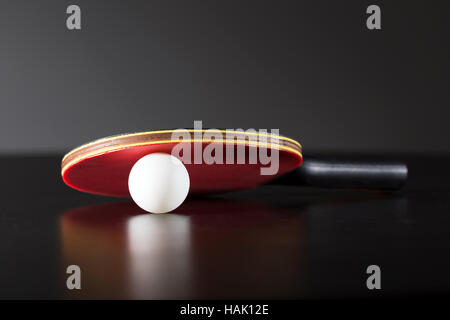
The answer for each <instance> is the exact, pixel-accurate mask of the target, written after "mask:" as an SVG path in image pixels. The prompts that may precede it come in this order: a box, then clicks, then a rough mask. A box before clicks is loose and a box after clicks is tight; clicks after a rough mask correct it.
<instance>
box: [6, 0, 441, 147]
mask: <svg viewBox="0 0 450 320" xmlns="http://www.w3.org/2000/svg"><path fill="white" fill-rule="evenodd" d="M447 2H448V1H447ZM0 3H1V5H0V108H1V109H0V110H1V111H0V112H1V114H0V115H1V116H0V152H1V153H22V152H64V151H68V150H69V149H71V148H72V147H75V146H77V145H79V144H81V143H84V142H87V141H89V140H92V139H94V138H99V137H102V136H106V135H111V134H117V133H121V132H130V131H131V132H133V131H140V130H149V129H161V128H178V127H192V125H193V121H194V120H203V122H204V126H206V127H216V128H220V127H223V128H250V127H251V128H280V132H281V134H284V135H288V136H291V137H293V138H297V139H298V140H299V141H300V142H301V143H302V144H303V146H304V147H305V150H308V149H309V150H320V151H325V150H329V151H335V150H342V151H358V152H379V151H383V150H386V151H391V152H392V151H395V152H448V151H450V144H449V143H448V137H449V136H450V126H449V119H450V117H449V116H450V111H449V102H450V99H449V88H450V86H449V84H450V81H449V80H450V79H449V69H450V64H449V57H450V55H449V53H450V52H449V37H448V30H449V23H448V16H449V10H448V5H447V3H446V1H428V2H427V1H421V2H418V1H390V3H389V2H385V1H373V2H372V1H371V2H368V1H331V0H329V1H291V2H285V1H273V2H262V1H231V0H229V1H210V0H203V1H192V0H190V1H181V0H180V1H167V0H165V1H80V0H77V1H70V2H69V1H12V0H11V1H3V0H2V1H1V2H0ZM373 3H376V4H379V5H380V6H381V8H382V28H383V29H382V30H381V31H369V30H367V29H366V27H365V20H366V17H367V15H366V14H365V10H366V7H367V6H368V5H369V4H373ZM69 4H78V5H80V6H81V9H82V30H81V31H69V30H67V29H66V25H65V20H66V17H67V15H66V13H65V11H66V7H67V6H68V5H69Z"/></svg>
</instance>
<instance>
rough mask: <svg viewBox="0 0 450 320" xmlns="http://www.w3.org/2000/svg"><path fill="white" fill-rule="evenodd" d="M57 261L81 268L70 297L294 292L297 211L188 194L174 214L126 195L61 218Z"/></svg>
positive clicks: (298, 271) (299, 244) (298, 275)
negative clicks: (147, 208)
mask: <svg viewBox="0 0 450 320" xmlns="http://www.w3.org/2000/svg"><path fill="white" fill-rule="evenodd" d="M61 234H62V250H63V260H64V261H63V263H64V265H68V264H77V265H79V266H80V267H81V270H82V290H79V291H76V290H74V291H67V294H68V297H70V298H137V299H141V298H142V299H165V298H170V299H183V298H239V297H254V298H259V297H260V298H264V297H268V298H270V297H292V296H298V295H300V294H301V289H302V274H303V273H302V266H303V259H302V254H301V253H302V249H303V244H304V243H303V241H302V239H303V218H302V214H300V213H298V212H293V211H289V210H287V209H282V208H279V207H275V206H270V205H266V204H261V203H255V202H247V201H236V200H232V201H231V200H224V199H201V200H190V201H187V202H186V203H184V204H183V206H182V207H181V208H180V209H178V210H177V211H176V212H175V213H171V214H163V215H155V214H143V212H142V211H141V210H140V209H139V208H137V207H136V206H135V205H134V204H133V203H132V202H124V203H110V204H103V205H93V206H87V207H82V208H77V209H72V210H70V211H68V212H66V213H64V214H63V215H62V218H61Z"/></svg>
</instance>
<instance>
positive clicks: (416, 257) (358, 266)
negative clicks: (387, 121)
mask: <svg viewBox="0 0 450 320" xmlns="http://www.w3.org/2000/svg"><path fill="white" fill-rule="evenodd" d="M397 159H401V160H405V161H406V162H407V163H408V165H409V170H410V179H409V181H408V183H407V185H406V187H405V188H404V190H402V191H401V192H398V193H395V194H384V193H376V192H364V191H355V190H340V191H335V190H320V189H312V188H302V187H291V186H271V185H267V186H262V187H258V188H256V189H252V190H248V191H245V192H237V193H230V194H226V195H221V196H214V197H203V198H195V199H189V200H188V201H187V202H186V203H185V204H183V206H182V207H180V208H179V209H177V210H176V211H175V212H174V213H171V214H165V215H152V214H144V213H143V212H142V211H141V210H140V209H139V208H138V207H136V206H135V205H134V204H133V203H132V202H131V201H129V200H126V199H115V198H106V197H100V196H94V195H89V194H84V193H80V192H77V191H75V190H71V189H70V188H68V187H67V186H65V185H64V184H63V182H62V181H61V178H60V173H59V170H60V160H61V157H60V156H59V155H54V156H53V155H46V156H2V157H0V164H1V165H0V172H1V177H2V179H0V190H1V194H2V204H1V210H0V298H44V299H46V298H69V299H70V298H125V299H129V298H130V299H132V298H137V299H196V298H207V299H213V298H225V299H233V298H234V299H237V298H248V299H252V298H254V299H259V298H274V299H280V298H321V297H326V298H344V297H372V296H376V297H379V296H387V297H390V296H401V295H428V294H430V295H436V294H442V293H447V294H448V293H449V292H450V273H449V272H448V270H449V268H450V258H449V252H450V186H449V182H448V177H449V174H450V170H449V168H448V166H447V163H448V162H449V161H450V157H437V156H435V157H432V156H428V157H425V156H403V157H397ZM71 264H76V265H79V266H80V268H81V271H82V280H81V281H82V289H81V290H79V291H77V290H72V291H70V290H68V289H67V288H66V277H67V274H66V268H67V266H68V265H71ZM371 264H376V265H379V266H380V268H381V286H382V289H381V290H378V291H370V290H368V289H367V287H366V279H367V277H368V275H367V274H366V268H367V266H369V265H371Z"/></svg>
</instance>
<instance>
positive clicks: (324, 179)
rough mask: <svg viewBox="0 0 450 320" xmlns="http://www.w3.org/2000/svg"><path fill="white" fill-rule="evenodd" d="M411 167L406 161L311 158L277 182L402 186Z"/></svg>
mask: <svg viewBox="0 0 450 320" xmlns="http://www.w3.org/2000/svg"><path fill="white" fill-rule="evenodd" d="M407 177H408V168H407V166H406V164H404V163H402V162H394V161H367V160H340V159H333V158H320V157H314V158H307V159H304V160H303V164H302V165H301V166H300V167H298V168H297V169H295V170H294V171H292V172H290V173H288V174H287V175H286V176H284V177H282V178H281V179H280V180H278V181H277V182H276V183H282V184H296V185H299V184H301V185H308V186H316V187H322V188H349V189H375V190H398V189H400V188H401V187H402V186H403V185H404V184H405V182H406V179H407Z"/></svg>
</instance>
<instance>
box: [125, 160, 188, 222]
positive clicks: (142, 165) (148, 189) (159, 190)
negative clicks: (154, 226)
mask: <svg viewBox="0 0 450 320" xmlns="http://www.w3.org/2000/svg"><path fill="white" fill-rule="evenodd" d="M189 184H190V182H189V174H188V172H187V170H186V167H185V166H184V164H183V163H182V162H181V161H180V160H179V159H178V158H176V157H174V156H172V155H170V154H167V153H151V154H149V155H146V156H144V157H142V158H141V159H139V160H138V161H137V162H136V163H135V164H134V166H133V168H131V171H130V175H129V177H128V189H129V191H130V194H131V197H132V198H133V200H134V202H136V204H137V205H138V206H139V207H141V208H142V209H144V210H145V211H148V212H151V213H166V212H169V211H172V210H174V209H176V208H177V207H178V206H179V205H180V204H182V203H183V201H184V199H186V197H187V194H188V192H189Z"/></svg>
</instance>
